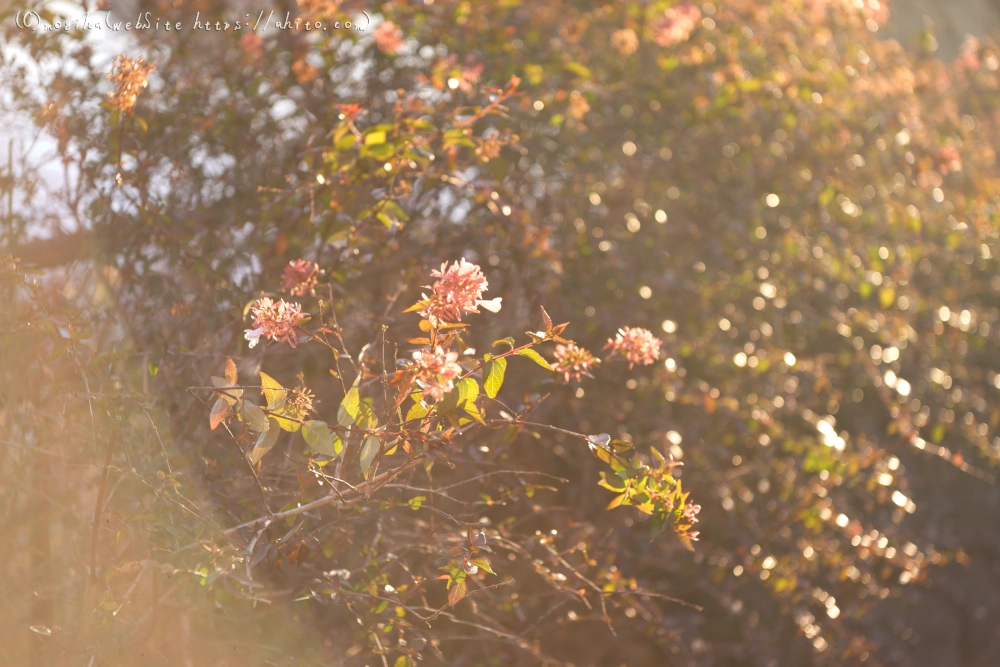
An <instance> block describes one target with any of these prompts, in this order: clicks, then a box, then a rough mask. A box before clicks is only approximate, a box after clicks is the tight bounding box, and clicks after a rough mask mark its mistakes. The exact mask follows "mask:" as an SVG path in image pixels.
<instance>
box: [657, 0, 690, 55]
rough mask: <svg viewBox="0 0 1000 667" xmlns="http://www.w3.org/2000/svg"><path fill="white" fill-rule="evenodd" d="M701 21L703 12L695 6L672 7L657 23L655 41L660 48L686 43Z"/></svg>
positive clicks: (686, 4) (685, 4)
mask: <svg viewBox="0 0 1000 667" xmlns="http://www.w3.org/2000/svg"><path fill="white" fill-rule="evenodd" d="M700 19H701V10H700V9H698V8H697V7H695V6H694V5H691V4H688V3H684V4H682V5H678V6H677V7H671V8H670V9H668V10H667V11H665V12H664V13H663V18H661V19H660V20H659V21H657V22H656V26H655V29H654V30H655V32H654V35H653V41H654V42H656V43H657V44H659V45H660V46H673V45H674V44H680V43H681V42H686V41H687V40H688V39H689V38H690V37H691V33H692V31H694V29H695V26H696V25H697V23H698V21H699V20H700Z"/></svg>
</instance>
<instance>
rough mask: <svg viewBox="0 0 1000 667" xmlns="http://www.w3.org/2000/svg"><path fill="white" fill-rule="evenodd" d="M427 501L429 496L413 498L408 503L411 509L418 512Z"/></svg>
mask: <svg viewBox="0 0 1000 667" xmlns="http://www.w3.org/2000/svg"><path fill="white" fill-rule="evenodd" d="M425 500H427V496H413V497H412V498H410V499H409V500H408V501H406V502H407V504H408V505H409V506H410V508H411V509H414V510H418V509H420V506H421V505H423V504H424V501H425Z"/></svg>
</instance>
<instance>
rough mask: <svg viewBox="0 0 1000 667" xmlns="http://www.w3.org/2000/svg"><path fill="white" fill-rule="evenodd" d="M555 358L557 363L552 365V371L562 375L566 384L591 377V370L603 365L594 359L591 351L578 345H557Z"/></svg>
mask: <svg viewBox="0 0 1000 667" xmlns="http://www.w3.org/2000/svg"><path fill="white" fill-rule="evenodd" d="M555 356H556V362H555V363H554V364H552V370H554V371H555V372H556V373H562V374H563V378H565V379H566V382H569V381H570V378H572V379H574V380H579V379H580V378H582V377H583V376H584V375H586V376H587V377H591V375H590V371H591V369H593V368H594V367H596V366H597V364H599V363H601V360H600V359H597V358H596V357H594V355H593V354H591V353H590V351H589V350H587V349H585V348H582V347H580V346H579V345H577V344H576V343H569V344H568V345H556V352H555Z"/></svg>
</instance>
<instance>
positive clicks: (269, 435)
mask: <svg viewBox="0 0 1000 667" xmlns="http://www.w3.org/2000/svg"><path fill="white" fill-rule="evenodd" d="M273 421H274V420H273V419H271V420H269V422H273ZM280 433H281V429H280V428H278V424H277V423H273V424H269V428H268V429H267V430H266V431H263V432H261V434H260V435H258V436H257V442H256V443H254V446H253V449H252V450H251V451H250V463H251V464H253V465H257V463H259V462H260V460H261V459H262V458H264V455H265V454H267V453H268V452H269V451H271V448H272V447H274V443H276V442H278V435H279V434H280Z"/></svg>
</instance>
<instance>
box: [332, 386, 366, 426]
mask: <svg viewBox="0 0 1000 667" xmlns="http://www.w3.org/2000/svg"><path fill="white" fill-rule="evenodd" d="M360 380H361V376H360V375H359V376H358V377H357V378H355V380H354V385H352V386H351V390H350V391H348V392H347V396H344V400H343V401H341V402H340V408H339V409H338V410H337V423H338V424H340V425H341V426H351V425H353V424H354V422H355V421H357V419H358V406H360V405H361V394H360V393H359V392H358V382H359V381H360Z"/></svg>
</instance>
